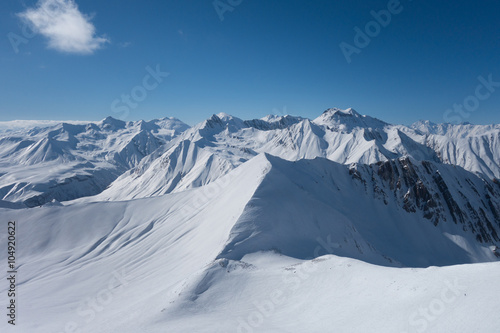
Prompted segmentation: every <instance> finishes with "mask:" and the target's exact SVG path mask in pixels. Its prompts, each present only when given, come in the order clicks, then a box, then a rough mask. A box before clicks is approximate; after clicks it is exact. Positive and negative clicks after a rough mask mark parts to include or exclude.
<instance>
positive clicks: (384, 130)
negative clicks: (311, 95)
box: [86, 109, 500, 200]
mask: <svg viewBox="0 0 500 333" xmlns="http://www.w3.org/2000/svg"><path fill="white" fill-rule="evenodd" d="M453 126H455V127H453ZM443 127H446V126H444V125H443ZM426 128H427V130H426ZM447 128H449V129H448V130H446V131H439V130H435V129H433V127H432V126H430V125H429V126H427V127H426V126H425V124H420V125H418V124H415V125H413V126H412V127H406V126H402V125H391V124H387V123H385V122H383V121H381V120H378V119H376V118H372V117H369V116H363V115H360V114H359V113H357V112H356V111H355V110H353V109H348V110H340V109H329V110H326V111H325V112H323V114H321V115H320V116H319V117H318V118H316V119H314V120H309V119H306V118H301V117H293V116H267V117H264V118H262V119H255V120H249V121H243V120H241V119H238V118H236V117H232V116H229V115H227V114H219V115H213V116H212V117H211V118H209V119H207V120H205V121H203V122H202V123H200V124H198V125H196V126H194V127H192V128H190V129H188V130H186V131H185V132H184V133H182V134H181V135H179V136H178V137H177V138H175V139H174V140H172V141H171V142H169V143H168V144H166V145H164V146H162V147H161V148H160V149H158V150H157V151H155V153H154V154H152V155H150V156H148V157H147V158H145V159H144V160H142V161H141V163H140V164H139V165H138V166H137V167H135V168H133V169H131V170H129V171H127V172H125V173H124V174H123V175H121V176H120V177H119V178H118V179H117V180H116V181H115V182H113V184H111V186H110V187H109V188H108V189H106V190H105V191H104V192H103V193H101V194H100V195H98V196H97V197H96V198H88V199H86V200H128V199H133V198H140V197H149V196H152V195H160V194H165V193H170V192H176V191H183V190H185V189H188V188H192V187H197V186H202V185H205V184H208V183H209V182H211V181H213V180H215V179H217V178H218V177H220V176H222V175H224V174H226V173H227V172H228V171H230V170H232V169H234V168H235V167H237V166H238V165H240V164H241V163H244V162H246V161H248V160H249V159H251V158H252V157H254V156H256V155H257V154H259V153H268V154H271V155H275V156H278V157H281V158H283V159H286V160H290V161H296V160H300V159H312V158H315V157H323V158H327V159H329V160H332V161H335V162H338V163H342V164H351V163H362V164H371V163H376V162H380V161H389V160H393V159H397V158H400V157H411V158H413V159H415V160H419V161H424V160H426V161H433V162H440V161H441V162H444V163H447V164H453V165H457V166H461V167H463V168H465V169H466V170H469V171H472V172H474V173H476V174H478V175H481V176H482V177H487V178H490V179H492V178H494V177H500V150H499V149H498V148H500V147H499V146H498V144H499V142H500V140H499V139H500V127H499V126H473V127H470V125H462V126H459V125H449V126H448V127H447ZM467 129H470V134H469V135H467V134H466V133H468V130H467Z"/></svg>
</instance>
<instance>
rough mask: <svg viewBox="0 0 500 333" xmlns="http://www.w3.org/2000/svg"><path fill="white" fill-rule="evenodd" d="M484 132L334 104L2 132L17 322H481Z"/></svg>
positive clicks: (490, 219)
mask: <svg viewBox="0 0 500 333" xmlns="http://www.w3.org/2000/svg"><path fill="white" fill-rule="evenodd" d="M499 140H500V125H471V124H461V125H451V124H439V125H438V124H433V123H430V122H426V121H421V122H418V123H415V124H413V125H411V126H403V125H392V124H388V123H386V122H384V121H382V120H379V119H376V118H372V117H370V116H364V115H361V114H359V113H358V112H356V111H355V110H353V109H348V110H340V109H328V110H326V111H324V112H323V113H322V114H321V115H319V116H318V117H317V118H316V119H314V120H311V119H307V118H302V117H295V116H266V117H264V118H262V119H254V120H241V119H238V118H236V117H233V116H230V115H227V114H218V115H213V116H212V117H210V118H209V119H207V120H205V121H203V122H201V123H200V124H197V125H195V126H193V127H190V126H188V125H186V124H184V123H183V122H182V121H180V120H177V119H174V118H164V119H159V120H152V121H149V122H145V121H134V122H124V121H121V120H117V119H113V118H111V117H108V118H106V119H104V120H102V121H100V122H95V123H78V124H70V123H61V124H56V125H53V124H50V125H47V126H44V127H36V128H29V129H23V128H16V129H14V130H10V131H3V132H2V133H1V134H0V175H1V176H0V194H1V196H2V200H1V201H0V216H1V217H2V219H3V220H5V221H9V220H15V221H18V231H17V235H18V236H17V237H18V238H17V242H18V244H19V248H18V250H17V251H18V252H19V253H20V254H21V253H22V255H20V256H19V258H18V270H19V271H20V272H22V274H20V280H19V285H18V286H19V304H24V305H23V308H22V309H23V313H26V314H29V316H28V315H26V316H25V319H24V320H23V321H21V326H19V329H20V331H22V332H33V331H36V332H67V331H71V330H73V331H81V332H165V331H172V332H305V331H307V332H330V331H335V332H367V331H381V332H382V331H383V332H399V333H401V332H424V331H426V332H427V331H428V332H445V331H459V332H470V331H488V332H489V331H491V332H493V331H495V330H496V329H497V328H498V327H500V320H499V319H498V316H496V312H495V311H496V305H497V303H498V295H499V292H500V289H499V287H498V277H499V276H500V262H499V261H500V249H499V246H500V181H499V180H498V178H499V177H500V149H499ZM4 245H5V246H7V235H6V234H5V233H2V234H0V246H2V247H4ZM6 260H7V256H6V253H5V251H4V252H2V253H0V261H1V262H5V261H6ZM2 278H3V277H2ZM4 280H5V279H4ZM0 289H2V290H0V292H1V293H4V292H6V289H5V288H4V287H2V288H0ZM388 300H390V301H388ZM2 324H3V323H2Z"/></svg>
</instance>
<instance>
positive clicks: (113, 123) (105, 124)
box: [99, 116, 126, 130]
mask: <svg viewBox="0 0 500 333" xmlns="http://www.w3.org/2000/svg"><path fill="white" fill-rule="evenodd" d="M99 125H100V126H101V127H102V128H106V129H111V130H116V129H121V128H125V125H126V123H125V122H124V121H123V120H119V119H116V118H113V117H111V116H107V117H106V118H104V119H103V120H101V121H100V122H99Z"/></svg>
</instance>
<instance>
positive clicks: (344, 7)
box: [0, 0, 500, 124]
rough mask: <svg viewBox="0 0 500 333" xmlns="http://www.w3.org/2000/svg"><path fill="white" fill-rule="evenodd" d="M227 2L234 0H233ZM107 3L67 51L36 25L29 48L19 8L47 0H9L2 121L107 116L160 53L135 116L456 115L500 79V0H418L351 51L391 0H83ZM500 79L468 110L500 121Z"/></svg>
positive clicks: (81, 3) (193, 119)
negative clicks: (95, 39) (222, 8)
mask: <svg viewBox="0 0 500 333" xmlns="http://www.w3.org/2000/svg"><path fill="white" fill-rule="evenodd" d="M221 1H223V2H227V0H221ZM76 3H77V5H78V7H79V10H80V11H81V12H83V13H85V14H90V15H93V17H92V20H91V22H92V23H93V24H94V26H95V28H96V35H97V36H104V37H105V38H107V39H109V41H110V42H109V43H106V44H105V45H104V47H102V48H101V49H98V50H96V51H95V52H94V53H93V54H87V55H81V54H71V53H64V52H59V51H57V50H54V49H50V48H48V47H47V39H46V38H45V37H43V36H41V35H36V36H35V37H33V38H30V39H29V40H28V43H26V44H21V45H19V52H18V53H16V52H15V51H14V49H13V47H12V46H11V43H10V41H9V38H8V37H7V36H8V34H9V33H15V34H18V35H22V28H23V23H22V21H21V20H20V19H19V17H18V16H16V13H20V12H23V11H25V10H26V9H27V8H29V7H34V6H35V4H36V1H31V0H25V1H21V0H8V1H2V2H1V4H0V30H1V40H2V41H1V48H0V59H1V62H0V73H1V76H0V120H13V119H57V120H66V119H72V120H99V119H102V118H104V117H106V116H108V115H111V116H115V117H119V116H123V114H117V113H115V112H113V110H112V108H111V104H112V102H113V101H114V100H116V99H117V98H120V96H121V95H122V94H129V93H130V92H131V90H132V89H133V88H134V87H135V86H137V85H141V84H142V80H143V78H144V76H145V75H146V74H147V71H146V70H145V68H146V67H147V66H150V67H153V68H154V67H156V65H160V68H161V70H162V71H167V72H169V73H170V75H169V76H168V77H166V78H165V79H164V81H163V82H162V83H161V84H160V85H159V86H158V87H157V88H156V89H154V90H152V91H150V92H148V96H147V98H145V100H143V101H141V102H140V103H138V106H137V107H136V108H134V109H130V112H129V113H128V115H127V116H126V118H127V120H136V119H153V118H159V117H165V116H174V117H177V118H179V119H181V120H184V121H185V122H187V123H189V124H194V123H197V122H199V121H202V120H203V119H206V118H208V117H209V116H210V115H211V114H213V113H218V112H226V113H229V114H232V115H235V116H238V117H240V118H245V119H249V118H259V117H262V116H264V115H267V114H270V113H274V114H280V113H288V114H294V115H301V116H305V117H310V118H315V117H316V116H318V115H319V114H320V113H321V112H322V111H323V110H325V109H326V108H329V107H340V108H347V107H353V108H355V109H356V110H357V111H358V112H360V113H362V114H368V115H371V116H374V117H377V118H380V119H382V120H385V121H388V122H391V123H402V124H410V123H412V122H414V121H417V120H419V119H429V120H431V121H434V122H443V121H444V120H443V115H444V113H445V110H447V109H449V108H452V106H453V104H454V103H463V102H464V99H465V98H467V97H468V96H470V95H474V94H475V90H476V87H477V86H478V84H479V81H478V79H477V78H478V76H483V77H484V78H487V77H488V76H489V75H492V78H493V80H494V81H497V82H500V61H499V60H500V19H499V13H500V1H498V0H482V1H479V2H476V1H453V2H450V1H410V0H401V6H402V8H403V10H402V11H401V12H400V13H399V14H397V15H393V16H392V20H391V23H390V24H389V25H388V26H387V27H383V28H381V31H380V33H379V34H378V35H377V36H376V37H373V38H372V40H371V42H370V44H369V45H368V46H367V47H365V48H363V49H362V50H361V52H360V53H359V54H354V55H353V56H352V63H350V64H348V63H347V61H346V59H345V57H344V55H343V54H342V52H341V49H340V47H339V44H340V43H341V42H346V43H349V44H351V45H354V42H353V40H354V36H355V32H354V30H353V29H354V28H355V27H356V26H357V27H360V28H361V29H363V30H364V27H365V25H366V24H367V23H368V22H370V21H372V20H373V17H372V16H371V14H370V11H372V10H375V11H379V10H382V9H387V6H388V1H332V0H314V1H305V0H303V1H298V0H243V1H242V2H241V4H240V5H238V6H236V7H234V10H233V11H232V12H226V13H225V14H224V20H223V21H221V20H220V18H219V16H218V14H217V12H216V10H215V8H214V5H213V0H189V1H186V0H164V1H159V0H158V1H153V0H149V1H148V0H146V1H127V0H106V1H94V0H76ZM499 111H500V88H495V91H494V92H492V93H491V96H489V97H488V98H487V99H485V100H481V101H480V104H479V106H478V107H477V108H475V109H474V111H473V112H468V113H467V114H468V116H467V117H465V118H464V119H463V121H469V122H471V123H479V124H484V123H500V112H499Z"/></svg>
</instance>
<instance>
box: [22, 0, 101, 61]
mask: <svg viewBox="0 0 500 333" xmlns="http://www.w3.org/2000/svg"><path fill="white" fill-rule="evenodd" d="M18 15H19V17H21V18H22V19H23V20H25V21H26V22H27V23H28V24H30V25H31V26H32V27H33V29H34V30H36V31H37V32H38V33H40V34H41V35H43V36H45V37H46V38H48V41H49V44H48V46H49V48H52V49H54V50H57V51H60V52H65V53H78V54H92V53H94V52H95V51H96V50H98V49H100V48H101V47H102V46H103V45H104V44H106V43H108V42H109V40H108V39H106V38H104V37H98V36H96V32H95V27H94V25H93V24H92V23H91V18H92V17H90V16H88V15H85V14H83V13H82V12H80V11H79V10H78V6H77V5H76V3H75V1H74V0H39V1H38V3H37V4H36V6H35V7H34V8H28V9H27V10H26V11H24V12H22V13H20V14H18Z"/></svg>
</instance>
